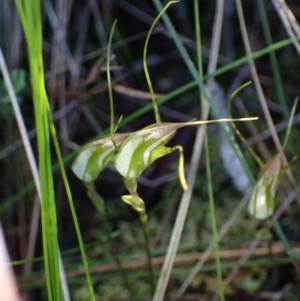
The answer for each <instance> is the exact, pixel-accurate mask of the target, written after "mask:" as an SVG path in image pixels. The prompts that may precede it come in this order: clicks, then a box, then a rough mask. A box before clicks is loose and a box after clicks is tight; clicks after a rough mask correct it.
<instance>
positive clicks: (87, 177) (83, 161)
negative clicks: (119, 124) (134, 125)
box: [72, 133, 129, 182]
mask: <svg viewBox="0 0 300 301" xmlns="http://www.w3.org/2000/svg"><path fill="white" fill-rule="evenodd" d="M128 135H129V133H116V134H114V135H113V136H112V135H106V136H104V137H102V138H101V139H99V140H97V141H93V142H91V143H89V144H87V145H85V146H84V147H83V148H82V149H81V151H80V152H79V154H78V155H77V157H76V159H75V161H74V162H73V164H72V170H73V172H74V173H75V175H76V176H77V177H78V178H79V179H80V180H82V181H85V182H91V181H94V180H95V179H96V178H97V177H98V175H99V173H100V172H101V171H102V170H103V169H104V168H105V167H106V166H107V165H108V164H109V163H110V162H112V161H113V158H114V156H115V154H116V152H117V150H118V148H119V146H120V145H121V144H122V142H123V141H124V140H125V138H126V137H127V136H128Z"/></svg>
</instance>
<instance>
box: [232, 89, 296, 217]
mask: <svg viewBox="0 0 300 301" xmlns="http://www.w3.org/2000/svg"><path fill="white" fill-rule="evenodd" d="M247 85H249V83H246V84H245V85H243V86H241V87H240V88H239V89H238V90H237V91H240V90H241V89H242V88H244V87H245V86H247ZM237 91H236V92H234V93H233V95H232V96H231V97H230V100H229V102H228V112H229V117H230V118H232V116H231V102H232V99H233V98H234V96H235V95H236V93H237ZM297 103H298V99H296V100H295V102H294V105H293V108H292V111H291V114H290V118H289V123H288V126H287V132H286V135H285V141H284V144H283V147H282V150H281V151H280V152H279V153H278V154H277V155H276V156H275V157H273V158H272V159H270V160H269V161H268V162H267V163H266V164H264V163H263V162H262V160H261V159H260V158H259V156H258V155H257V154H256V153H255V152H254V150H253V148H252V147H251V146H250V145H249V144H248V143H247V141H246V139H245V138H244V137H243V136H242V134H241V133H240V131H239V130H238V129H237V127H236V126H235V124H234V122H232V127H233V129H234V130H235V132H236V134H237V135H238V136H239V137H240V138H241V140H242V141H243V143H244V144H245V145H246V146H247V148H248V149H249V151H250V152H251V154H252V155H253V157H254V158H255V160H256V161H257V163H258V164H259V165H260V167H261V171H260V173H259V175H258V179H257V182H256V183H255V186H254V189H253V192H252V195H251V198H250V201H249V205H248V211H249V213H250V215H252V216H253V217H255V218H257V219H260V220H264V219H267V218H268V217H270V216H271V215H272V214H273V212H274V210H275V202H274V199H275V195H276V191H277V188H278V185H279V183H280V180H281V178H282V176H283V175H284V173H285V171H286V170H287V168H288V166H286V167H284V168H282V162H281V153H282V152H283V151H284V149H285V147H286V144H287V142H288V138H289V135H290V131H291V128H292V122H293V118H294V115H295V110H296V106H297ZM297 157H298V156H295V157H294V158H293V159H292V161H291V163H292V162H293V161H294V160H296V158H297ZM291 163H290V164H291ZM290 164H289V165H290Z"/></svg>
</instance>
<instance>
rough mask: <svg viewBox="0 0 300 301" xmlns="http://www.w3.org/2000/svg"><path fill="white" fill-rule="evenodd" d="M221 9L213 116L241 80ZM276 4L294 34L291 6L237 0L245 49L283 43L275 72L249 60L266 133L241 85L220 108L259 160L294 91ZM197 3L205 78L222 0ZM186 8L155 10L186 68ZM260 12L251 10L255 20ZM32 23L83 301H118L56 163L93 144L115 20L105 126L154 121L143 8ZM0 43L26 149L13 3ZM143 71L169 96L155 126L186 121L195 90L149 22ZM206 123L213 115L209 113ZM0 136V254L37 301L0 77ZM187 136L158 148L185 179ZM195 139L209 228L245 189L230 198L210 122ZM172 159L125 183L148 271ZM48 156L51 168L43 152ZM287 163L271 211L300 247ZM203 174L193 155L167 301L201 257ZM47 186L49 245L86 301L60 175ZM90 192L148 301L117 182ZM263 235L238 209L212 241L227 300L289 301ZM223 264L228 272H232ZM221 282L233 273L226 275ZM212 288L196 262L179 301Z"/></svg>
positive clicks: (30, 197)
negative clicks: (0, 242)
mask: <svg viewBox="0 0 300 301" xmlns="http://www.w3.org/2000/svg"><path fill="white" fill-rule="evenodd" d="M224 2H225V3H224V5H225V9H224V15H223V26H222V33H221V37H220V51H219V53H218V61H217V68H218V70H219V69H220V70H222V68H223V67H226V66H227V67H228V66H229V68H228V70H225V69H223V70H224V71H223V72H222V73H220V74H218V75H217V76H216V77H215V80H216V82H217V83H218V88H217V90H218V95H221V96H218V98H219V100H218V101H217V102H216V106H217V107H218V108H219V109H220V111H221V112H222V110H225V111H226V107H227V101H228V98H229V96H230V94H231V93H232V92H233V91H234V90H235V89H237V88H238V87H239V86H240V85H241V84H242V83H244V82H247V81H252V80H253V75H252V74H251V72H250V69H249V65H248V62H249V61H250V60H249V58H248V59H246V60H245V61H244V62H242V63H241V62H240V61H239V59H240V58H243V57H245V55H246V52H245V47H244V43H243V34H242V32H241V28H240V23H239V19H238V15H237V9H236V2H235V1H232V0H227V1H224ZM281 2H282V3H283V4H284V6H282V7H286V8H288V9H289V10H290V11H289V13H290V14H293V15H294V17H295V19H294V22H295V24H296V25H295V27H293V28H296V29H297V28H299V27H297V26H298V23H297V20H299V19H300V5H299V2H298V1H296V0H290V1H287V3H285V2H284V1H275V0H274V1H262V0H257V1H242V6H243V10H244V14H245V22H246V26H247V31H248V35H249V39H250V43H251V49H252V52H255V51H259V50H261V49H265V48H266V47H267V46H268V45H269V44H271V46H272V47H274V49H275V47H276V45H278V44H276V43H280V42H282V41H284V42H285V43H286V45H285V46H284V47H281V48H280V49H278V50H276V52H275V50H273V52H271V53H273V54H274V53H275V60H276V62H277V64H275V65H276V66H277V67H278V69H277V70H276V69H275V70H274V64H273V63H272V58H271V57H270V55H269V54H265V55H263V56H260V57H258V58H256V59H255V64H256V68H257V73H258V79H259V82H260V84H261V87H262V90H263V93H264V96H265V100H266V104H267V107H268V109H269V112H270V114H271V116H272V119H273V121H274V124H275V127H274V128H273V129H272V128H270V126H269V125H268V123H267V122H266V119H265V115H264V113H263V110H262V107H261V103H260V101H259V99H258V98H259V97H258V93H257V91H256V90H255V85H250V86H249V87H247V88H246V89H244V90H243V91H242V92H241V93H240V94H239V97H240V101H237V102H234V105H233V110H232V114H233V116H235V117H245V116H247V115H249V116H258V117H259V120H258V121H256V122H252V123H249V124H248V123H244V124H241V123H239V125H238V126H239V129H240V130H241V131H242V133H243V135H244V136H245V137H246V138H247V139H248V142H249V143H250V144H251V145H253V147H254V149H255V150H256V151H257V152H258V154H259V156H260V157H261V158H262V160H263V161H264V162H267V161H268V160H269V159H270V158H272V157H273V156H274V155H276V154H277V153H278V149H276V147H275V145H274V142H273V140H272V138H271V134H270V133H271V132H272V130H274V129H275V131H276V132H277V133H278V135H279V137H280V139H281V142H283V140H284V135H285V129H286V126H287V121H288V117H289V113H290V110H291V107H292V105H293V103H294V100H295V98H296V97H297V96H299V95H300V88H299V87H300V85H299V83H300V73H299V68H300V56H299V55H300V52H299V49H300V44H299V38H300V32H299V31H298V32H297V30H296V29H293V30H294V31H295V35H296V40H295V42H294V43H292V42H291V40H290V35H289V30H291V28H292V25H290V26H291V27H290V28H289V27H287V26H286V25H285V23H284V22H283V21H282V19H281V18H280V16H279V15H280V10H279V9H278V8H276V5H275V4H276V3H281ZM198 3H199V14H200V25H201V40H202V52H203V65H204V66H203V69H204V70H207V65H208V60H209V55H210V50H211V39H212V34H213V28H214V25H215V23H214V22H215V12H216V10H218V9H219V8H220V7H218V5H220V3H222V1H218V2H217V3H216V1H202V0H199V1H198ZM261 5H262V6H263V7H264V9H263V10H262V9H261V8H260V6H261ZM194 9H195V8H194V4H193V1H186V0H182V1H181V2H180V3H178V4H175V5H172V6H171V7H170V8H169V9H168V11H167V13H168V15H169V17H170V19H171V21H172V23H173V25H174V26H175V28H176V31H177V32H178V34H179V35H180V39H181V41H182V42H183V44H184V46H185V47H186V49H187V51H188V53H189V54H190V56H191V58H192V60H193V61H194V62H196V42H195V25H194ZM262 11H265V13H266V16H265V17H266V19H264V16H263V15H262ZM42 15H43V50H44V67H45V80H46V88H47V93H48V97H49V101H50V106H51V109H52V113H53V117H54V120H55V124H56V127H57V130H58V133H59V139H60V146H61V150H62V153H63V155H64V158H65V163H66V168H67V172H68V179H69V182H70V186H71V190H72V193H73V197H74V202H75V206H76V210H77V215H78V219H79V223H80V227H81V231H82V234H83V238H84V242H85V247H86V251H87V253H88V257H89V262H90V267H91V275H92V279H93V283H94V287H95V292H96V297H97V300H128V297H127V293H126V291H124V288H123V286H122V282H121V281H120V275H119V273H118V271H117V270H116V267H115V265H114V263H113V261H112V259H111V257H110V254H109V248H108V245H107V241H106V239H105V238H104V235H103V230H102V228H101V223H100V220H99V216H98V213H97V211H96V210H95V208H94V206H93V204H92V203H91V202H90V200H89V199H88V197H87V196H86V193H85V187H84V185H83V184H82V183H81V182H80V181H79V180H78V179H77V178H76V177H75V175H74V174H73V173H72V171H71V169H70V164H71V163H72V161H73V159H74V156H75V151H76V150H78V148H79V146H82V145H84V144H85V143H86V142H88V141H90V140H93V139H97V137H100V136H101V135H102V134H103V133H105V131H107V129H108V128H109V122H110V120H109V100H108V89H107V79H106V68H105V67H106V46H107V41H108V35H109V31H110V29H111V26H112V23H113V22H114V20H115V19H117V20H118V23H117V27H116V31H115V34H114V42H113V45H112V53H113V58H112V62H111V65H112V66H111V72H112V78H113V92H114V103H115V120H118V119H119V117H120V116H124V118H127V117H128V116H129V117H130V118H129V119H126V120H125V121H127V122H126V124H124V125H122V126H121V127H120V131H121V132H132V131H135V130H137V129H140V128H142V127H145V126H147V125H149V124H152V123H154V122H155V119H154V114H153V112H152V109H151V107H149V109H148V111H147V112H144V111H143V109H145V107H146V106H147V105H148V104H149V103H150V94H149V90H148V86H147V83H146V80H145V76H144V70H143V63H142V55H143V48H144V43H145V38H146V35H147V32H148V30H149V28H150V26H151V24H152V22H153V20H154V18H155V16H156V15H157V10H156V9H155V6H154V5H153V3H152V1H135V0H131V1H129V0H110V1H109V0H102V1H97V0H88V1H78V0H73V1H71V0H65V1H64V0H57V1H51V0H44V1H42ZM264 22H267V23H264ZM263 24H267V25H268V27H269V29H270V34H271V40H270V41H268V40H267V39H266V36H265V32H264V28H265V27H264V26H263ZM297 39H298V40H297ZM297 45H298V47H299V48H297ZM0 47H1V49H2V51H3V53H4V56H5V59H6V63H7V65H8V67H9V70H10V75H11V77H12V80H13V84H14V88H15V92H16V94H17V97H18V101H19V104H20V107H21V111H22V114H23V118H24V120H25V123H26V127H27V129H28V130H29V133H30V137H31V139H32V140H31V142H32V145H33V147H34V149H35V148H36V139H35V138H36V137H35V122H34V115H33V107H32V94H31V85H30V80H29V68H28V57H27V48H26V45H25V41H24V35H23V32H22V29H21V26H20V21H19V16H18V13H17V10H16V7H15V3H14V1H10V0H2V1H1V3H0ZM273 59H274V58H273ZM273 62H274V61H273ZM148 66H149V70H150V75H151V78H152V82H153V85H154V90H155V92H156V93H157V94H159V95H158V96H159V97H163V96H168V95H171V94H172V93H175V97H170V98H171V99H170V100H168V101H166V102H165V103H164V104H163V105H161V106H160V112H161V115H162V120H163V121H174V122H181V121H189V120H191V119H193V118H197V119H199V117H200V115H201V105H200V101H199V90H198V88H197V87H196V84H195V83H193V82H194V79H193V77H192V75H191V74H190V72H189V70H188V68H187V66H186V65H185V63H184V60H183V59H182V57H181V55H180V53H179V51H178V49H177V48H176V46H175V44H174V42H173V39H172V36H171V35H170V33H169V31H168V30H167V28H166V26H165V25H164V23H163V21H162V20H161V21H160V23H159V24H158V25H157V26H156V28H155V30H154V32H153V34H152V36H151V40H150V44H149V49H148ZM204 75H205V74H204ZM189 83H190V86H188V88H187V89H185V91H183V92H181V91H178V90H177V88H179V87H186V86H185V85H186V84H189ZM278 83H280V84H278ZM222 95H223V96H222ZM298 112H299V109H297V111H296V114H295V117H294V125H293V128H292V131H291V135H290V137H289V143H288V145H287V147H286V149H285V154H286V157H287V159H288V160H291V158H292V157H293V156H294V155H296V154H297V153H298V152H299V144H298V143H299V120H300V115H299V113H298ZM220 114H221V113H220ZM214 117H216V116H213V115H212V116H211V118H214ZM0 128H1V132H0V168H1V173H0V191H1V204H0V220H1V223H2V225H3V228H4V231H5V235H6V241H7V246H8V249H9V254H10V257H11V260H12V261H13V262H15V263H16V264H15V265H14V271H15V273H16V275H17V281H18V285H19V287H20V290H21V292H22V298H23V299H24V300H46V296H45V294H46V293H45V284H44V280H43V277H44V274H43V262H42V260H41V256H42V255H43V250H42V243H41V233H40V225H39V213H38V212H39V209H38V205H37V202H36V201H35V200H36V191H35V189H34V185H33V182H32V176H31V173H30V170H29V167H28V163H27V159H26V156H25V154H24V149H23V146H22V142H21V140H20V134H19V131H18V128H17V125H16V121H15V117H14V113H13V110H12V107H11V105H10V102H9V97H8V95H7V91H6V89H5V85H4V82H3V80H2V78H1V79H0ZM195 133H196V129H195V128H191V127H189V128H184V129H181V130H179V131H178V133H177V135H176V136H175V138H174V139H173V140H172V143H171V144H170V145H178V144H179V145H182V146H183V147H184V151H185V165H186V170H188V168H189V162H190V158H191V156H192V153H193V145H194V138H195ZM208 133H209V145H210V159H211V168H212V179H213V191H214V198H215V203H216V217H217V222H218V228H219V230H220V229H222V227H224V225H225V223H226V222H227V221H228V219H229V217H230V216H231V214H232V213H233V212H234V210H235V208H236V207H237V206H238V205H239V204H241V202H244V201H243V200H244V198H246V196H245V193H246V191H241V190H243V189H239V187H237V184H236V183H235V177H236V178H238V177H240V176H241V175H239V174H236V175H235V176H232V175H230V172H229V171H228V170H227V169H226V167H224V164H223V160H222V158H221V156H220V148H221V146H220V144H221V143H222V142H223V138H220V137H223V136H220V127H219V125H210V126H209V127H208ZM238 142H239V143H240V141H238ZM240 147H241V149H242V151H243V153H244V156H245V159H246V161H247V163H248V165H249V166H250V170H251V172H252V175H253V177H255V178H257V174H258V172H259V167H258V166H257V165H256V163H255V161H254V159H253V158H252V157H251V155H250V153H249V152H248V150H247V149H246V148H245V146H244V145H243V144H242V143H240ZM53 154H54V153H53ZM177 156H178V155H177V154H172V155H169V156H167V157H164V158H162V159H160V160H159V161H157V162H156V163H155V164H153V165H152V166H151V167H149V168H148V169H147V170H146V171H145V172H144V173H143V175H142V177H141V178H140V179H139V194H140V195H141V196H142V197H143V199H144V200H145V203H146V206H147V209H148V213H149V233H150V237H151V246H152V253H153V256H154V257H155V262H154V267H155V274H156V275H157V276H158V275H159V268H160V267H161V265H162V261H163V258H162V256H164V255H165V252H166V248H167V246H168V243H169V238H170V233H171V231H172V227H173V224H174V220H175V217H176V212H177V208H178V204H179V202H180V197H181V193H182V191H181V187H180V185H179V180H178V177H177V160H178V157H177ZM53 161H54V162H55V161H56V157H55V156H54V155H53ZM298 166H299V161H296V162H295V163H293V165H292V166H291V173H292V174H293V178H294V181H291V180H290V179H289V178H284V179H283V181H282V183H281V185H280V187H279V190H278V193H277V197H276V209H277V208H279V207H280V206H281V207H280V208H281V209H280V211H279V212H277V213H278V214H277V215H276V217H277V218H278V220H279V224H280V225H281V227H282V229H283V231H284V234H285V236H286V237H287V239H288V240H289V242H290V243H291V245H292V247H293V248H295V249H296V248H297V245H299V239H300V219H299V214H300V210H299V204H300V200H299V197H298V198H297V195H298V187H299V179H300V174H299V168H298ZM205 168H206V166H205V160H204V158H203V159H202V158H201V160H200V163H199V167H198V172H197V177H196V182H195V187H194V189H193V194H192V198H191V204H190V208H189V212H188V215H187V219H186V223H185V227H184V231H183V235H182V238H181V241H180V246H179V249H178V252H177V254H179V255H181V257H178V258H177V259H176V262H175V265H174V269H173V273H172V276H171V280H170V283H169V286H168V292H167V295H168V298H169V299H166V300H172V296H174V294H176V292H177V290H178V288H179V287H180V285H181V284H182V282H183V281H184V280H185V279H186V277H187V275H188V273H189V272H190V271H191V269H192V267H193V266H194V265H195V263H196V262H197V261H198V259H199V258H200V257H201V254H200V253H202V252H204V251H205V250H206V248H207V246H208V245H209V244H210V243H211V241H212V234H211V227H210V215H209V204H208V191H207V180H206V173H205ZM54 179H55V199H56V202H57V218H58V227H59V245H60V248H61V252H62V256H63V261H64V264H65V268H66V273H67V276H68V282H69V285H70V291H71V296H72V300H78V301H81V300H82V301H83V300H88V295H87V289H86V285H85V280H84V273H83V271H82V268H81V258H80V254H79V249H78V242H77V238H76V234H75V231H74V224H73V220H72V218H71V213H70V209H69V205H68V202H67V200H66V195H65V191H64V186H63V182H62V179H61V175H60V174H59V173H58V172H55V173H54ZM96 186H97V190H98V191H99V193H100V194H101V195H102V196H103V198H104V199H105V205H106V212H107V218H108V221H109V226H110V228H111V230H112V232H113V237H114V248H115V249H116V250H117V252H118V254H119V256H120V258H121V260H122V262H123V263H124V266H125V270H126V273H127V274H128V275H129V277H130V281H131V282H132V283H134V284H132V285H133V286H134V290H135V294H136V299H137V300H150V298H149V291H148V284H147V272H146V260H145V256H144V249H143V242H142V233H141V227H140V225H139V223H138V219H137V215H136V214H135V212H133V211H132V210H131V208H129V207H128V206H127V205H125V204H124V203H123V202H121V201H120V196H121V195H122V194H124V192H125V187H124V184H123V181H122V178H121V177H120V176H119V175H118V174H117V173H116V171H115V169H114V168H113V167H112V166H110V167H109V168H108V169H106V170H105V171H103V172H102V173H101V174H100V176H99V178H98V179H97V181H96ZM267 227H269V224H268V221H257V220H255V219H253V218H252V217H250V216H249V214H248V213H247V210H246V209H245V208H244V209H241V212H240V213H239V214H238V215H237V216H235V217H234V219H233V220H232V221H230V228H229V230H228V231H227V233H226V235H225V236H224V238H222V240H221V242H220V249H221V262H222V269H223V278H224V279H226V281H225V284H226V285H225V287H226V290H225V294H226V299H227V300H241V298H243V300H299V299H300V290H299V278H298V276H297V273H296V270H295V267H294V266H293V264H292V263H291V259H290V258H289V257H288V256H287V255H286V253H285V251H284V249H283V247H282V243H281V241H280V240H279V239H278V237H277V236H276V235H275V234H274V232H273V230H272V228H271V227H269V229H270V230H268V231H270V232H268V231H267V230H266V229H267ZM261 230H264V231H267V234H268V235H265V236H264V237H263V239H261V237H260V241H259V242H258V241H257V240H256V239H257V237H258V236H257V234H258V233H261ZM255 241H256V242H257V245H256V246H255V247H256V249H255V250H254V251H253V254H252V256H251V257H249V258H246V260H244V262H243V261H242V260H240V258H242V257H243V255H244V254H245V253H246V252H247V250H248V251H249V252H250V250H251V246H253V243H254V242H255ZM271 247H272V248H273V249H272V250H271ZM184 255H186V256H184ZM156 257H157V258H156ZM32 259H33V260H32ZM24 260H25V261H24ZM18 261H23V262H21V263H20V262H19V263H18ZM296 265H298V266H299V262H296ZM238 267H239V268H238ZM237 268H238V269H237ZM234 269H236V272H235V273H233V272H232V271H233V270H234ZM229 275H233V276H232V277H231V278H229V277H228V276H229ZM216 291H217V283H216V273H215V265H214V261H213V257H209V258H208V260H207V261H206V263H205V264H204V266H203V267H202V269H201V271H200V272H199V273H198V274H197V275H196V277H195V278H194V279H193V281H192V282H191V284H190V285H189V287H188V288H187V290H186V291H185V292H184V294H183V295H182V296H181V298H180V300H214V299H213V298H217V297H216V296H215V293H216Z"/></svg>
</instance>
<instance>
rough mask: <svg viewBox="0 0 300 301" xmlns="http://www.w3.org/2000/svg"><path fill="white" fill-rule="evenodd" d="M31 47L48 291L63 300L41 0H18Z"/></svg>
mask: <svg viewBox="0 0 300 301" xmlns="http://www.w3.org/2000/svg"><path fill="white" fill-rule="evenodd" d="M16 4H17V8H18V11H19V14H20V18H21V22H22V26H23V29H24V32H25V37H26V41H27V47H28V56H29V65H30V76H31V84H32V93H33V103H34V114H35V122H36V130H37V142H38V157H39V159H38V161H39V173H40V185H41V219H42V235H43V248H44V263H45V272H46V283H47V295H48V300H50V301H52V300H53V301H56V300H57V301H59V300H62V288H61V280H60V267H61V266H60V263H59V247H58V235H57V220H56V206H55V199H54V190H53V187H54V183H53V177H52V172H53V171H52V162H51V151H50V135H49V123H48V115H49V114H50V112H49V103H48V99H47V95H46V91H45V85H44V74H43V60H42V30H41V4H40V1H25V2H23V1H21V0H16Z"/></svg>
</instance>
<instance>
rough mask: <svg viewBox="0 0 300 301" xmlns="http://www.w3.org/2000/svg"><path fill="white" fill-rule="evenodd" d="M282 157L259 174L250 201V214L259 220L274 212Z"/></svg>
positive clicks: (277, 158)
mask: <svg viewBox="0 0 300 301" xmlns="http://www.w3.org/2000/svg"><path fill="white" fill-rule="evenodd" d="M282 174H283V173H282V171H281V159H280V155H277V156H276V157H274V158H272V159H271V160H269V161H268V162H267V163H266V165H265V166H264V167H263V169H262V171H261V172H260V174H259V177H258V181H257V182H256V185H255V187H254V190H253V193H252V196H251V199H250V201H249V205H248V210H249V213H250V214H251V215H252V216H254V217H255V218H257V219H266V218H268V217H269V216H271V215H272V214H273V212H274V207H275V204H274V198H275V194H276V191H277V187H278V184H279V182H280V179H281V176H282Z"/></svg>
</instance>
